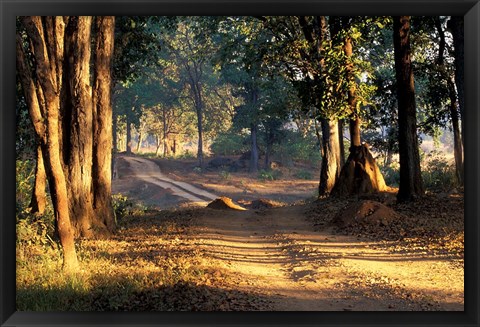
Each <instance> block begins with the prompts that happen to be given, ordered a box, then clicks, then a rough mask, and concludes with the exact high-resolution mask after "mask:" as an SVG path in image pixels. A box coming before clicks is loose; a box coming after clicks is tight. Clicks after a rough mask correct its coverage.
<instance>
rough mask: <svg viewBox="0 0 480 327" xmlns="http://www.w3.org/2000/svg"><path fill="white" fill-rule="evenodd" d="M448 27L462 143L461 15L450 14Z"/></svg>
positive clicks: (462, 56)
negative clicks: (450, 33)
mask: <svg viewBox="0 0 480 327" xmlns="http://www.w3.org/2000/svg"><path fill="white" fill-rule="evenodd" d="M448 27H449V28H450V31H451V32H452V36H453V47H454V54H455V84H456V86H457V93H458V104H459V106H460V118H461V125H462V145H463V146H465V142H464V134H465V133H464V131H465V124H464V123H465V95H464V85H463V84H464V78H465V77H464V76H465V74H464V57H465V56H464V35H463V32H464V28H463V17H462V16H452V17H451V18H450V20H449V22H448Z"/></svg>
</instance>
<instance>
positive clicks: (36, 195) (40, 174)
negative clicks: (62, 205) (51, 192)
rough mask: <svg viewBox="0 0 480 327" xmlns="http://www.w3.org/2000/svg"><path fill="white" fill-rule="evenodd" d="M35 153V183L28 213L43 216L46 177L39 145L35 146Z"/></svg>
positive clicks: (45, 198) (45, 197)
mask: <svg viewBox="0 0 480 327" xmlns="http://www.w3.org/2000/svg"><path fill="white" fill-rule="evenodd" d="M36 152H37V156H36V158H37V159H36V163H35V181H34V184H33V192H32V200H31V201H30V208H31V211H30V212H31V213H33V214H39V215H43V213H44V212H45V206H46V204H47V193H46V186H47V175H46V173H45V164H44V162H43V154H42V147H41V145H40V144H39V145H38V146H37V151H36Z"/></svg>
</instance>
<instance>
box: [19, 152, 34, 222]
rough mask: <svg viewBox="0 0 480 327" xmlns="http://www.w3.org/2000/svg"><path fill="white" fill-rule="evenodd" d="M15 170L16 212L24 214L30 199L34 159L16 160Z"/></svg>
mask: <svg viewBox="0 0 480 327" xmlns="http://www.w3.org/2000/svg"><path fill="white" fill-rule="evenodd" d="M15 172H16V212H17V215H23V214H25V210H26V209H27V208H28V206H29V205H30V200H31V199H32V191H33V183H34V180H35V161H34V160H17V161H16V162H15Z"/></svg>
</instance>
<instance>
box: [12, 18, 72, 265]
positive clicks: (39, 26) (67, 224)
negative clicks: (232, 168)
mask: <svg viewBox="0 0 480 327" xmlns="http://www.w3.org/2000/svg"><path fill="white" fill-rule="evenodd" d="M22 22H23V25H24V27H25V29H26V32H27V35H28V37H29V38H30V40H31V42H32V49H33V55H34V57H35V63H36V70H35V73H36V75H37V78H38V81H39V84H40V86H41V88H40V89H38V91H37V88H36V85H35V83H34V82H33V78H32V72H31V71H30V67H29V66H27V62H26V58H25V54H24V50H23V40H22V38H21V36H19V35H18V34H17V69H18V70H19V72H20V75H21V80H22V87H23V90H24V93H25V98H26V99H27V103H28V105H29V113H30V115H31V119H32V121H33V125H34V128H35V132H36V134H37V136H38V139H40V142H41V147H42V152H43V154H44V156H45V168H46V173H47V176H48V179H49V185H50V192H51V196H52V203H53V207H54V213H55V220H56V230H57V232H58V235H59V238H60V243H61V245H62V249H63V268H64V270H65V271H67V272H70V271H75V270H76V269H77V267H78V261H77V255H76V251H75V243H74V230H73V228H72V224H71V221H70V210H69V208H68V206H69V200H68V194H67V183H66V179H65V175H64V171H63V165H62V157H61V153H60V140H59V139H60V138H59V126H61V124H59V122H60V120H59V118H60V117H59V115H60V97H59V95H60V93H61V92H60V90H61V88H62V78H61V76H62V75H61V69H62V68H61V67H60V66H59V65H58V63H59V62H60V63H61V62H62V61H63V37H64V34H63V32H64V27H65V23H64V21H63V17H55V18H52V17H48V18H43V19H42V18H41V17H39V16H27V17H23V18H22ZM52 24H55V26H57V27H58V32H57V33H53V28H52V26H51V25H52ZM44 26H45V27H46V28H47V29H48V28H49V27H50V31H45V30H44ZM46 35H48V36H47V37H48V41H49V42H50V45H51V43H56V44H58V47H56V48H51V47H50V48H49V47H48V43H47V39H46ZM40 100H41V101H40Z"/></svg>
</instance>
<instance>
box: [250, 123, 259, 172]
mask: <svg viewBox="0 0 480 327" xmlns="http://www.w3.org/2000/svg"><path fill="white" fill-rule="evenodd" d="M250 136H251V142H252V143H251V151H250V172H251V173H256V172H257V171H258V145H257V125H256V124H252V125H251V126H250Z"/></svg>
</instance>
